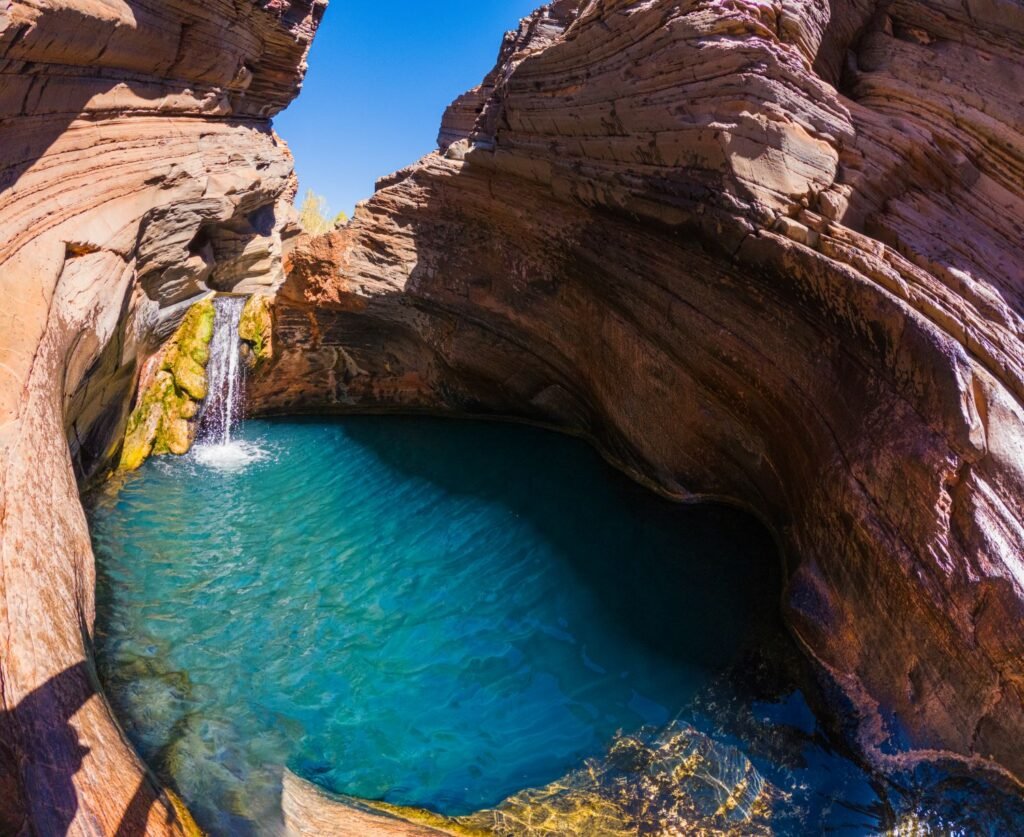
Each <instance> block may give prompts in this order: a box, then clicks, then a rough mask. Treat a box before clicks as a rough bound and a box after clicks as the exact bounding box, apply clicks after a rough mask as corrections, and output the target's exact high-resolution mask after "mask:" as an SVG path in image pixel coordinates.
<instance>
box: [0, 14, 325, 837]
mask: <svg viewBox="0 0 1024 837" xmlns="http://www.w3.org/2000/svg"><path fill="white" fill-rule="evenodd" d="M324 6H325V2H323V0H315V2H311V0H291V1H289V0H251V2H229V0H205V2H196V0H168V1H166V2H165V0H160V2H156V0H152V1H151V2H146V1H145V0H32V2H29V0H13V2H8V3H5V4H3V5H2V6H0V233H2V234H0V298H2V300H3V304H2V305H0V382H2V383H0V833H4V834H7V833H15V834H40V835H58V834H65V833H69V834H114V833H119V834H141V833H143V832H145V833H147V834H164V833H168V834H170V833H182V832H183V830H184V829H185V828H186V825H187V817H186V816H185V815H183V814H176V813H175V812H174V810H173V806H172V805H171V804H170V803H169V801H168V797H166V796H165V795H163V792H162V791H161V790H160V789H159V788H158V787H157V785H156V783H155V782H154V781H153V780H151V779H150V778H148V776H147V774H146V772H145V769H144V767H143V765H142V763H141V762H140V761H139V759H138V758H137V756H136V755H135V753H134V752H133V751H132V748H131V747H130V746H129V745H128V743H127V742H126V741H125V740H124V739H123V736H122V734H121V733H120V731H119V729H118V727H117V726H116V723H115V722H114V720H113V718H112V716H111V713H110V710H109V708H108V706H107V704H106V702H105V701H104V699H103V697H102V695H101V694H100V693H99V691H98V685H97V683H96V679H95V673H94V671H93V667H92V664H91V662H90V654H89V652H88V650H87V649H88V647H89V644H90V642H91V632H92V623H93V615H94V608H93V596H94V569H93V557H92V551H91V548H90V543H89V536H88V532H87V529H86V522H85V518H84V515H83V513H82V509H81V506H80V504H79V502H78V489H77V485H76V479H75V471H76V470H77V472H78V475H79V476H83V477H84V476H87V475H88V474H89V473H91V472H92V471H94V470H95V469H96V468H98V467H101V466H102V465H103V464H104V463H105V462H106V461H107V460H108V459H109V456H110V454H111V453H112V452H113V451H114V449H116V445H117V442H118V440H119V437H120V431H121V428H122V427H123V421H124V418H125V413H126V411H127V408H128V406H129V400H130V398H131V394H132V390H133V387H134V380H135V376H136V371H137V363H138V361H139V360H140V359H144V358H145V357H146V356H148V354H150V353H151V352H152V351H153V349H154V348H155V346H156V345H157V344H158V343H159V341H160V340H161V339H162V338H163V337H166V336H167V335H168V334H169V333H170V332H171V331H172V330H173V329H174V327H175V326H176V324H177V322H178V320H179V319H180V318H181V316H182V315H183V314H184V311H185V310H186V308H187V307H188V305H189V304H190V302H191V301H194V300H195V299H196V298H197V297H199V296H201V295H203V294H206V293H209V291H210V290H211V289H215V288H219V289H227V288H236V289H244V288H251V287H258V286H272V285H273V284H274V283H275V282H276V281H278V280H280V279H281V278H282V275H281V258H282V253H283V247H284V245H283V243H282V233H285V234H287V232H288V225H287V207H288V206H289V204H290V197H291V195H292V193H293V192H294V188H295V184H294V177H293V175H292V164H291V158H290V155H289V154H288V151H287V148H285V147H284V145H283V144H282V143H281V142H280V141H279V140H278V139H277V138H276V137H275V136H274V135H273V134H272V133H271V131H270V128H269V121H268V117H270V116H271V115H273V114H274V113H276V112H277V111H278V110H280V109H281V108H282V107H283V106H284V105H285V104H286V103H287V102H288V101H290V100H291V98H292V97H293V96H294V95H295V93H296V92H297V89H298V84H299V81H300V79H301V76H302V73H303V71H304V69H305V63H304V62H305V55H306V52H307V50H308V47H309V43H310V39H311V38H312V35H313V32H314V30H315V27H316V24H317V23H318V22H319V19H320V16H321V15H322V13H323V10H324ZM65 438H67V439H68V440H69V444H66V443H65V441H64V440H65ZM119 829H120V830H119Z"/></svg>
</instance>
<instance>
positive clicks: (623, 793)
mask: <svg viewBox="0 0 1024 837" xmlns="http://www.w3.org/2000/svg"><path fill="white" fill-rule="evenodd" d="M779 798H780V794H779V792H778V791H777V790H776V789H775V788H773V787H772V786H771V785H770V784H769V783H768V782H766V781H765V780H764V778H763V777H762V776H761V775H760V774H759V773H758V772H757V770H756V769H755V768H754V766H753V765H752V764H751V763H750V761H749V760H748V759H747V758H746V757H745V756H744V755H743V754H742V753H741V752H740V751H739V750H737V749H736V748H735V747H732V746H729V745H724V744H719V743H718V742H716V741H714V740H713V739H711V738H709V737H708V736H706V735H704V734H702V733H700V732H698V731H697V730H695V729H693V728H691V727H688V726H685V725H682V724H678V723H674V724H671V725H669V726H668V727H665V728H664V729H662V730H644V731H641V732H639V733H637V734H635V735H627V736H620V737H619V738H618V739H616V741H615V742H614V743H613V744H612V746H611V747H610V749H609V751H608V752H607V753H606V754H605V756H604V757H602V758H600V759H588V760H587V761H586V763H585V764H584V765H583V766H582V767H581V768H580V769H578V770H575V771H573V772H572V773H570V774H568V775H567V776H565V777H563V778H562V779H559V780H558V781H556V782H552V783H551V784H550V785H547V786H545V787H543V788H536V789H529V790H525V791H522V792H521V793H517V794H515V795H514V796H512V797H509V798H508V799H507V800H505V801H504V802H502V803H501V804H500V805H499V806H497V807H496V808H493V809H488V810H484V811H479V812H477V813H475V814H470V815H467V816H462V817H445V816H441V815H439V814H435V813H433V812H431V811H426V810H423V809H417V808H408V807H403V806H399V805H391V804H388V803H384V802H377V801H370V800H363V799H355V798H352V797H343V796H332V795H331V794H328V793H326V792H325V791H323V790H321V789H320V788H317V787H316V786H315V785H312V784H310V783H309V782H305V781H304V780H302V779H300V778H299V777H297V776H295V775H294V774H291V773H286V775H285V782H284V797H283V802H282V807H283V809H284V812H285V819H286V823H287V825H288V827H289V829H290V830H291V831H293V832H294V833H296V834H314V833H316V834H321V835H332V837H333V836H335V835H337V837H346V835H356V834H362V833H371V832H372V833H377V828H378V827H381V828H382V831H381V832H380V833H393V834H395V835H405V834H408V835H421V834H434V835H436V834H450V835H459V837H478V836H479V835H501V837H578V835H583V834H594V835H597V834H600V835H602V837H637V836H638V835H661V834H705V835H709V837H710V835H722V837H724V836H725V835H730V836H731V837H732V836H734V837H740V835H744V837H746V836H747V835H750V837H754V835H770V834H772V833H773V832H772V828H771V804H772V802H773V801H776V800H778V799H779ZM359 829H362V831H360V830H359Z"/></svg>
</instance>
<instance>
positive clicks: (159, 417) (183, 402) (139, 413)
mask: <svg viewBox="0 0 1024 837" xmlns="http://www.w3.org/2000/svg"><path fill="white" fill-rule="evenodd" d="M213 319H214V308H213V300H211V299H205V300H203V301H202V302H197V303H196V304H195V305H193V306H192V307H191V308H189V310H188V313H187V314H185V318H184V320H182V322H181V325H180V326H178V330H177V331H176V332H175V333H174V336H173V337H172V338H171V340H170V341H169V342H168V343H167V345H166V346H165V347H164V349H163V351H162V358H161V359H160V360H159V367H158V369H157V372H156V374H155V375H154V376H153V379H152V381H150V382H149V384H148V386H146V388H145V389H144V390H143V391H142V392H141V394H140V395H139V399H138V404H137V405H136V407H135V409H134V410H133V411H132V414H131V416H129V418H128V426H127V428H126V429H125V435H124V446H123V448H122V449H121V460H120V465H119V467H120V468H121V469H122V470H126V471H134V470H135V469H136V468H138V467H139V466H141V465H142V463H143V462H145V461H146V459H148V458H149V457H150V456H162V455H164V454H168V453H173V454H177V455H179V456H180V455H182V454H185V453H188V450H189V448H190V447H191V446H192V440H193V437H194V433H195V428H194V426H193V423H192V419H194V418H195V416H196V414H197V413H198V412H199V405H200V403H201V402H202V401H203V399H204V398H206V394H207V380H206V364H207V362H208V361H209V359H210V348H209V347H210V339H211V338H212V337H213Z"/></svg>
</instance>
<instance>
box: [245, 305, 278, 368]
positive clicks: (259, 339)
mask: <svg viewBox="0 0 1024 837" xmlns="http://www.w3.org/2000/svg"><path fill="white" fill-rule="evenodd" d="M270 304H271V303H270V297H269V296H266V295H265V294H253V296H251V297H249V299H247V300H246V302H245V307H243V308H242V314H241V316H240V317H239V319H238V336H239V338H240V339H241V340H242V342H243V344H244V345H245V346H246V347H247V349H248V352H249V355H248V357H247V360H248V362H249V365H250V366H253V367H256V366H259V365H260V364H261V363H263V362H264V361H267V360H270V358H271V357H272V356H273V354H274V347H273V331H274V320H273V317H272V315H271V311H270Z"/></svg>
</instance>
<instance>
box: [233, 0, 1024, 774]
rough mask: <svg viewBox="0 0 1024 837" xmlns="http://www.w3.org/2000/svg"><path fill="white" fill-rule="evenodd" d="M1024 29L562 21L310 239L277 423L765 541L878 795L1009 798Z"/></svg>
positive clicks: (1021, 490) (586, 10) (712, 11)
mask: <svg viewBox="0 0 1024 837" xmlns="http://www.w3.org/2000/svg"><path fill="white" fill-rule="evenodd" d="M1022 67H1024V11H1022V9H1021V7H1020V5H1019V4H1018V3H1015V2H1012V0H977V1H975V0H970V2H966V3H963V2H959V0H955V1H954V0H921V1H920V2H904V0H886V2H880V0H831V1H830V2H817V1H816V2H790V0H782V2H760V1H758V0H691V1H690V2H685V3H677V2H669V1H668V0H643V2H639V0H585V2H583V1H581V0H561V2H556V3H553V4H551V5H550V6H547V7H545V8H543V9H542V10H540V11H539V12H538V13H536V14H535V15H534V16H533V17H532V18H531V19H529V20H527V21H525V22H524V24H523V26H522V28H521V29H520V30H519V32H518V33H514V34H513V35H511V36H510V37H509V38H507V39H506V42H505V44H504V47H503V49H502V53H501V57H500V60H499V64H498V66H497V68H496V69H495V71H494V72H493V73H491V74H490V75H489V76H488V78H487V80H486V81H485V83H484V84H483V86H481V87H480V88H479V89H477V90H474V91H471V92H470V93H468V94H466V95H465V96H463V97H462V98H460V99H459V100H458V101H457V102H456V103H455V104H454V105H453V106H452V108H451V109H450V110H449V112H448V114H447V116H446V117H445V121H444V126H443V128H442V131H441V137H440V146H441V148H440V151H439V152H438V153H435V154H432V155H430V156H428V157H426V158H425V159H423V160H421V161H420V162H419V163H417V164H416V165H414V166H412V167H411V168H409V169H406V170H404V171H401V172H399V173H397V174H396V175H394V176H392V177H390V178H386V179H384V180H383V181H381V182H380V184H379V189H378V191H377V194H376V195H375V196H374V197H373V199H372V200H370V201H369V202H367V203H365V204H363V205H361V206H360V207H359V209H358V210H357V213H356V216H355V218H354V220H353V222H352V223H351V224H350V225H349V226H348V227H347V228H345V229H343V230H341V231H339V232H337V233H334V234H331V235H328V236H326V237H322V238H317V239H312V240H307V241H305V242H304V243H303V244H302V245H300V246H299V247H298V248H297V249H296V251H295V252H294V253H293V254H292V256H291V258H290V260H289V276H288V280H287V281H286V283H285V284H284V286H283V287H282V288H281V289H280V291H279V293H278V295H277V297H276V300H275V305H274V311H273V320H274V357H273V359H272V360H271V361H270V362H269V363H266V364H264V366H263V367H262V370H261V371H260V372H259V373H258V374H257V376H256V378H255V380H253V381H252V382H251V383H250V386H249V393H250V396H251V399H252V406H253V407H254V408H255V409H258V410H262V411H265V412H287V411H294V410H301V411H309V410H337V411H341V410H350V409H354V410H367V409H402V410H418V409H422V410H432V411H447V412H456V413H461V414H473V415H491V416H495V415H497V416H506V417H514V418H519V419H524V420H530V421H537V422H542V423H545V424H549V425H552V426H555V427H558V428H562V429H565V430H567V431H571V432H574V433H581V434H585V435H587V436H589V437H590V438H592V439H593V440H594V442H595V443H596V444H597V445H598V446H599V447H600V448H601V450H603V451H604V453H605V454H606V455H607V456H608V457H609V458H610V459H612V460H614V461H615V462H616V463H618V464H619V465H620V466H621V467H622V468H623V469H625V470H626V471H628V472H629V473H631V474H633V475H634V476H635V477H636V478H637V479H640V480H643V481H645V482H647V483H649V484H650V485H652V486H654V487H655V488H657V489H658V490H660V491H663V492H665V493H667V494H670V495H672V496H675V497H679V498H682V499H695V498H699V497H716V498H725V499H728V500H731V501H734V502H737V503H740V504H742V505H744V506H747V507H749V508H751V509H753V510H755V511H756V512H757V513H758V514H759V515H760V516H762V517H763V518H764V519H765V520H766V521H767V522H768V523H769V524H770V525H771V526H772V527H773V529H774V531H775V532H776V533H777V535H778V539H779V543H780V545H781V547H782V551H783V554H784V559H785V562H786V568H787V573H788V579H789V581H788V585H787V589H786V594H785V600H784V602H783V603H782V604H783V607H784V610H785V613H786V616H787V619H788V622H789V625H790V626H791V628H792V631H793V633H794V634H795V635H796V636H797V637H798V639H799V640H800V641H801V643H802V644H803V646H804V647H805V648H806V650H807V652H808V654H809V655H811V656H812V657H813V659H814V660H816V661H817V664H818V667H819V670H820V672H821V676H822V680H823V682H824V683H825V685H826V686H827V687H828V691H829V693H830V694H831V695H832V696H833V702H832V706H831V710H832V717H833V718H834V720H835V721H836V722H837V723H838V724H840V725H843V726H844V727H845V728H846V730H847V731H848V732H849V733H850V734H851V736H852V737H853V738H854V739H855V740H856V742H857V743H858V745H859V747H860V748H861V751H862V752H863V753H864V754H865V755H866V756H867V757H868V758H870V759H871V760H872V761H873V762H874V763H875V764H876V765H877V766H878V767H880V768H881V769H883V770H888V769H892V768H895V767H903V766H908V765H912V764H914V763H916V762H919V761H921V760H938V761H944V762H946V763H951V764H954V765H960V766H962V767H964V768H965V769H968V770H971V771H981V772H987V773H989V774H990V775H998V776H1001V777H1003V778H1004V779H1006V780H1007V781H1008V782H1010V783H1011V784H1013V783H1020V782H1022V781H1024V750H1022V749H1021V748H1020V746H1019V742H1020V740H1021V737H1022V735H1024V631H1022V630H1021V627H1022V621H1021V620H1022V616H1024V524H1022V503H1024V407H1022V398H1024V344H1022V337H1024V320H1022V312H1024V268H1022V266H1021V264H1022V262H1021V244H1022V228H1021V220H1020V219H1021V217H1022V211H1024V185H1022V184H1024V135H1022V125H1024V102H1022V100H1021V97H1020V91H1021V90H1022V89H1024V76H1022V69H1021V68H1022Z"/></svg>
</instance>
